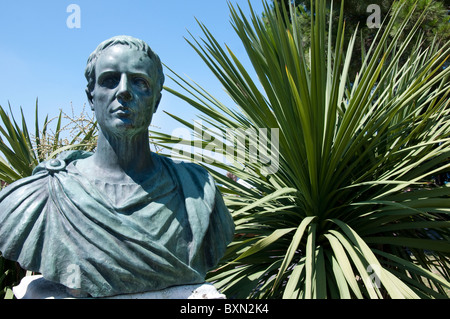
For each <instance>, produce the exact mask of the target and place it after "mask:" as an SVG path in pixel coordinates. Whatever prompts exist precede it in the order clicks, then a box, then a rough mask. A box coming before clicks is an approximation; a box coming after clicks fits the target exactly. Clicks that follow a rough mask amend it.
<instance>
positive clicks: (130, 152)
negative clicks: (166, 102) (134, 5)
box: [0, 36, 234, 297]
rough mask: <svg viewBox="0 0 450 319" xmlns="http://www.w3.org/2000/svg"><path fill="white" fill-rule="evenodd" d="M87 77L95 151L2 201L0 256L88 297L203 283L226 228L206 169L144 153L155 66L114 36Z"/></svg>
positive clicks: (229, 228)
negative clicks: (95, 126) (94, 121)
mask: <svg viewBox="0 0 450 319" xmlns="http://www.w3.org/2000/svg"><path fill="white" fill-rule="evenodd" d="M85 74H86V78H87V80H88V87H87V89H86V93H87V96H88V100H89V103H90V105H91V107H92V109H93V110H94V112H95V116H96V119H97V121H98V125H99V136H98V144H97V149H96V151H95V152H94V153H88V152H82V151H68V152H63V153H61V154H60V155H59V156H58V157H57V158H56V159H52V160H49V161H46V162H43V163H41V164H40V165H38V166H37V167H36V168H35V169H34V171H33V175H32V176H30V177H27V178H23V179H21V180H18V181H16V182H15V183H13V184H11V185H9V186H7V187H6V188H5V189H4V190H3V191H1V192H0V251H1V252H2V254H3V256H4V257H5V258H7V259H11V260H15V261H18V262H19V263H20V265H21V266H22V267H23V268H25V269H28V270H32V271H36V272H39V273H41V274H42V275H43V277H44V278H45V279H47V280H50V281H53V282H56V283H60V284H62V285H65V286H67V287H68V288H72V289H77V290H79V291H81V292H82V293H85V294H88V295H89V296H92V297H105V296H113V295H118V294H128V293H137V292H145V291H153V290H160V289H163V288H166V287H171V286H176V285H186V284H195V283H203V282H204V280H205V279H204V278H205V275H206V272H207V271H208V270H210V269H211V268H212V267H214V266H215V265H216V264H217V262H218V261H219V259H220V258H221V257H222V256H223V254H224V252H225V249H226V246H227V245H228V244H229V243H230V241H231V240H232V237H233V232H234V224H233V220H232V218H231V215H230V213H229V211H228V210H227V208H226V206H225V204H224V202H223V198H222V195H221V194H220V192H219V190H218V189H217V187H216V185H215V182H214V180H213V178H212V176H211V175H210V174H209V173H208V172H207V171H206V170H205V169H204V168H202V167H201V166H199V165H196V164H193V163H183V162H175V161H173V160H171V159H170V158H168V157H164V156H161V155H158V154H155V153H153V152H151V150H150V146H149V137H148V127H149V125H150V122H151V119H152V116H153V113H154V112H155V111H156V109H157V107H158V104H159V102H160V99H161V91H162V86H163V82H164V75H163V72H162V66H161V62H160V60H159V58H158V56H157V55H156V54H155V53H154V52H153V51H152V50H151V49H150V47H149V46H148V45H147V44H146V43H145V42H143V41H141V40H139V39H136V38H133V37H129V36H118V37H113V38H111V39H109V40H106V41H104V42H102V43H101V44H100V45H99V46H98V47H97V49H96V50H95V51H94V52H93V53H92V54H91V56H90V57H89V59H88V63H87V67H86V73H85Z"/></svg>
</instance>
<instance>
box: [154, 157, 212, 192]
mask: <svg viewBox="0 0 450 319" xmlns="http://www.w3.org/2000/svg"><path fill="white" fill-rule="evenodd" d="M158 156H159V157H160V158H161V160H162V162H163V164H164V166H166V167H168V169H169V170H171V171H172V172H173V173H174V174H175V175H177V177H178V181H179V182H180V183H181V184H182V185H185V184H189V185H192V184H195V185H198V186H201V187H202V188H203V187H204V186H205V185H208V186H214V187H215V182H214V178H213V177H212V176H211V174H210V173H209V172H208V171H207V170H206V168H204V167H203V166H200V165H199V164H196V163H191V162H183V161H178V160H173V159H171V158H169V157H166V156H162V155H158Z"/></svg>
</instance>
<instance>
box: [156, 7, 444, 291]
mask: <svg viewBox="0 0 450 319" xmlns="http://www.w3.org/2000/svg"><path fill="white" fill-rule="evenodd" d="M311 8H312V12H311V39H310V40H311V46H310V48H311V49H310V52H309V54H305V52H304V51H303V46H302V42H301V35H300V34H299V30H300V29H299V28H298V26H297V25H296V19H294V18H292V19H289V16H288V15H289V14H291V15H293V14H295V12H294V10H292V9H291V10H289V9H287V8H279V7H276V10H277V11H276V12H277V13H276V12H274V11H273V10H271V9H270V7H269V6H268V5H267V3H264V13H263V15H262V16H263V17H264V18H262V17H261V16H259V15H258V14H256V13H255V12H254V10H253V9H251V14H250V15H251V16H250V17H249V18H247V17H246V15H245V14H244V13H243V12H242V10H241V9H240V8H239V7H236V6H233V5H231V4H230V12H231V20H232V25H233V27H234V30H235V31H236V33H237V35H238V36H239V38H240V40H241V41H242V44H243V45H244V47H245V49H246V53H247V55H248V59H249V61H250V62H251V65H252V67H253V70H251V71H250V70H248V69H246V68H244V66H243V63H242V62H241V61H242V59H239V58H238V57H237V56H236V55H235V54H234V53H233V51H232V50H231V49H230V48H228V47H227V46H222V45H220V44H219V42H218V41H217V40H216V39H215V38H214V36H213V35H212V34H211V33H210V31H209V30H208V29H207V27H206V26H204V25H203V24H201V23H200V26H201V28H202V30H203V32H204V35H205V37H204V38H203V39H201V40H196V39H195V38H194V37H193V40H188V41H189V43H190V44H191V45H192V47H193V48H194V50H196V52H197V53H198V54H199V56H200V57H201V58H202V59H203V60H204V62H205V63H206V64H207V65H208V67H209V68H210V69H211V71H212V73H213V74H214V75H215V76H216V77H217V78H218V79H219V81H220V82H221V84H222V85H223V87H224V88H225V90H226V92H227V93H228V94H229V96H230V97H231V98H232V100H233V101H234V102H235V105H225V104H223V103H221V102H220V101H218V100H217V99H216V98H214V94H211V93H208V92H207V91H206V90H204V89H202V87H201V86H199V85H198V84H196V83H193V82H191V81H189V80H185V79H183V78H182V77H180V76H177V75H176V74H175V73H174V74H175V76H173V77H172V79H173V80H174V81H175V82H176V83H177V84H178V85H179V88H178V89H174V88H166V90H167V91H168V92H171V93H172V94H174V95H176V96H178V97H180V98H181V99H182V100H184V101H186V102H187V103H189V104H190V105H192V106H194V107H195V108H196V109H197V110H199V111H200V112H201V114H200V116H199V119H201V120H202V124H201V125H200V126H199V124H196V125H194V124H193V123H190V122H188V121H186V120H183V119H181V118H180V117H176V116H174V115H172V116H173V117H174V118H175V119H178V120H179V121H180V123H182V124H184V125H186V126H188V127H189V128H190V129H192V132H193V134H194V138H195V141H193V142H192V141H190V140H189V139H186V140H182V139H179V138H176V137H172V136H170V135H168V134H164V133H158V132H152V137H153V139H154V140H158V141H159V144H160V145H161V146H163V147H164V148H166V149H170V148H171V147H172V149H173V150H175V151H176V152H174V153H173V154H172V155H171V156H175V155H178V156H179V157H181V158H182V157H184V158H188V159H190V160H194V161H197V162H198V163H200V164H202V165H204V166H205V167H206V168H208V169H209V170H210V171H211V173H212V174H213V175H214V176H215V178H216V180H217V181H218V183H219V184H220V189H221V191H222V193H223V194H224V198H225V202H226V204H227V206H228V208H229V209H230V211H231V213H232V215H233V218H234V220H235V224H236V235H235V238H234V241H233V242H232V243H231V244H230V245H229V247H228V250H227V252H226V255H225V256H224V258H223V260H222V262H221V264H220V265H219V267H218V268H217V269H216V270H214V271H211V272H210V273H209V275H208V278H207V280H209V281H211V282H214V283H215V285H216V286H217V287H218V288H220V289H221V290H222V291H223V292H224V293H225V294H226V295H227V296H228V298H446V297H448V295H447V293H448V289H449V288H450V283H449V278H450V273H449V270H450V269H449V252H450V242H449V238H450V237H449V235H450V233H449V226H450V221H449V218H448V214H449V212H450V198H449V195H450V187H448V186H447V185H444V186H438V185H436V183H434V180H433V178H434V176H436V175H437V174H439V173H442V172H445V171H448V170H449V168H450V164H449V161H448V160H449V158H450V148H449V145H450V117H449V100H448V96H449V90H450V89H449V87H450V84H449V82H448V77H449V73H450V70H449V68H443V67H442V66H443V63H444V62H445V59H447V58H448V56H449V52H450V49H449V47H450V46H449V43H444V44H442V43H441V44H434V46H432V47H428V48H423V47H422V46H421V41H420V35H418V34H416V33H417V32H416V30H417V26H418V25H419V24H420V19H419V20H418V21H416V25H415V27H414V28H413V31H412V32H410V33H409V34H408V35H407V36H406V37H404V40H402V41H400V40H399V38H400V34H401V33H402V30H403V28H404V26H405V25H406V24H407V22H408V21H409V19H410V17H411V13H410V14H409V15H408V17H407V19H405V20H404V21H403V22H402V24H401V27H400V28H399V29H397V30H396V31H395V32H393V30H392V27H393V24H394V21H395V19H396V17H397V14H398V9H397V11H396V12H393V14H392V18H390V20H388V21H385V22H384V25H385V28H383V31H382V32H381V31H380V32H379V34H378V35H377V37H376V39H375V41H374V42H373V44H372V46H371V47H370V48H369V49H368V50H367V51H365V54H364V56H363V63H362V67H361V70H360V72H359V73H358V75H357V76H356V78H349V75H348V69H349V66H350V64H351V63H352V50H353V47H354V45H355V43H354V42H355V40H354V39H355V37H354V36H353V37H352V38H351V39H350V42H349V43H343V39H344V32H345V22H344V21H343V12H344V1H342V4H341V9H340V19H339V26H338V28H337V29H332V28H331V27H330V26H331V24H330V23H328V26H327V21H331V19H332V17H327V16H326V4H325V1H323V0H319V1H314V2H313V3H312V4H311ZM397 8H401V6H400V7H397ZM330 11H331V12H332V10H330ZM289 20H290V21H292V24H289V23H285V21H289ZM356 32H358V31H356ZM392 34H393V35H392ZM332 44H334V47H332ZM408 45H415V49H414V50H413V51H412V54H411V55H410V56H409V57H407V59H406V62H403V61H405V59H404V55H403V52H404V51H405V49H406V47H407V46H408ZM401 57H403V58H402V59H401ZM254 73H255V74H256V76H257V77H254V76H251V74H254ZM256 78H257V80H256ZM260 129H267V130H266V131H261V132H267V138H264V139H263V141H265V142H267V141H272V143H267V145H266V143H265V142H264V143H259V144H258V147H257V148H258V152H259V153H258V154H262V155H267V154H269V155H276V156H278V160H279V165H277V167H276V168H277V170H275V171H273V170H272V171H270V170H268V166H267V163H268V161H267V160H265V161H264V160H262V159H263V156H261V157H258V156H254V155H255V144H254V141H252V138H248V137H249V136H250V137H251V136H253V135H251V134H249V133H248V132H252V131H253V132H255V131H258V130H260ZM249 130H250V131H249ZM212 132H215V133H214V134H213V133H212ZM277 133H278V134H277ZM226 134H228V135H226ZM225 135H226V136H230V135H233V137H234V138H235V141H237V143H234V144H233V145H234V146H235V148H238V149H240V150H241V153H242V150H244V153H245V154H248V155H249V156H248V157H243V156H237V155H236V153H233V152H229V151H228V153H226V152H224V151H223V150H221V148H226V147H225V146H227V145H228V144H227V143H225V144H227V145H225V144H224V143H221V142H220V138H221V137H222V138H223V136H225ZM213 136H214V137H213ZM261 136H262V135H261ZM246 137H247V140H249V141H246ZM227 141H229V139H227ZM242 141H243V142H242ZM182 144H187V145H192V146H194V148H190V149H189V148H188V149H184V150H183V152H180V151H179V150H178V149H177V147H179V146H180V145H182ZM224 145H225V146H224ZM264 145H266V147H264ZM272 146H273V147H272ZM202 148H203V149H205V148H207V149H208V150H213V151H214V150H215V151H216V152H218V153H225V154H227V155H228V156H230V154H231V157H233V156H234V160H233V161H231V163H230V162H227V161H225V162H220V161H218V160H215V158H212V157H211V156H210V157H208V156H206V155H205V152H203V153H200V152H199V151H201V149H202ZM194 153H195V154H194ZM245 154H244V155H245ZM252 154H253V156H252ZM270 158H272V159H275V158H276V157H274V156H271V157H270ZM255 159H256V160H255ZM205 163H207V164H208V165H206V164H205ZM224 171H228V172H230V173H232V174H234V175H235V176H237V177H238V178H240V179H241V180H244V181H245V182H246V186H243V184H242V183H239V182H236V181H235V180H233V179H229V178H227V177H225V174H224Z"/></svg>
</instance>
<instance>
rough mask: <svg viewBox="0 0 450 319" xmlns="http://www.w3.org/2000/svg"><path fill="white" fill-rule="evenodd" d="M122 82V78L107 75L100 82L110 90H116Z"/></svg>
mask: <svg viewBox="0 0 450 319" xmlns="http://www.w3.org/2000/svg"><path fill="white" fill-rule="evenodd" d="M119 82H120V77H119V76H117V75H113V74H111V75H107V76H105V77H104V78H102V79H101V80H100V85H101V86H104V87H107V88H109V89H113V88H115V87H116V86H117V85H118V84H119Z"/></svg>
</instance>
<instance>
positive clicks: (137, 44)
mask: <svg viewBox="0 0 450 319" xmlns="http://www.w3.org/2000/svg"><path fill="white" fill-rule="evenodd" d="M114 45H128V46H129V47H130V48H131V49H134V50H137V51H142V52H145V53H146V54H147V56H148V57H149V58H150V60H152V61H153V62H154V66H155V68H156V71H157V79H156V84H157V85H158V86H159V91H161V90H162V88H163V84H164V73H163V70H162V64H161V60H160V59H159V57H158V55H157V54H156V53H155V52H153V51H152V49H151V48H150V46H149V45H148V44H147V43H145V42H144V41H142V40H140V39H137V38H134V37H131V36H127V35H119V36H115V37H112V38H110V39H108V40H105V41H103V42H102V43H100V44H99V45H98V46H97V48H96V49H95V51H94V52H92V53H91V55H90V56H89V58H88V60H87V64H86V70H85V72H84V76H85V77H86V80H87V81H88V84H87V88H88V91H89V92H92V91H93V90H94V87H95V64H96V62H97V59H98V58H99V56H100V55H101V54H102V52H103V51H104V50H106V49H107V48H109V47H112V46H114Z"/></svg>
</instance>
